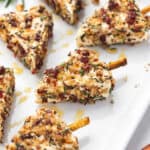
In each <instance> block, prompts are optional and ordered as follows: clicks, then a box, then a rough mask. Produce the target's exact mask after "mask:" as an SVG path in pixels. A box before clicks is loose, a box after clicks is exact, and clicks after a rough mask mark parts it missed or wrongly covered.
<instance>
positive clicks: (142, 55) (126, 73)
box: [0, 0, 150, 150]
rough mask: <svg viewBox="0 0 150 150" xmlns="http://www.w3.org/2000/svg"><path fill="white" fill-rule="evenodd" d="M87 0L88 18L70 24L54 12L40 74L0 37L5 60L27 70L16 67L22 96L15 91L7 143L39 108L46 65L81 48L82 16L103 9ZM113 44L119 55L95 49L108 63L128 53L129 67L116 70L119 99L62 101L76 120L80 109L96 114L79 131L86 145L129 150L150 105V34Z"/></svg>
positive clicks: (67, 116)
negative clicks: (90, 102) (139, 40)
mask: <svg viewBox="0 0 150 150" xmlns="http://www.w3.org/2000/svg"><path fill="white" fill-rule="evenodd" d="M41 3H42V1H40V0H36V1H35V0H30V1H26V9H29V8H30V7H32V6H35V5H38V4H41ZM86 3H87V4H88V5H87V6H86V8H85V10H83V11H82V12H81V14H82V19H81V20H80V23H79V24H78V25H77V26H75V27H74V26H71V25H68V24H66V23H65V22H64V21H63V20H62V19H61V18H59V17H57V16H56V15H54V38H53V39H52V40H50V42H49V48H48V49H49V51H48V56H47V57H46V59H45V62H44V66H43V68H42V70H41V71H40V73H39V74H37V75H32V74H31V73H30V72H29V70H27V69H26V68H25V67H24V66H23V65H22V64H21V63H20V62H19V61H18V60H17V59H15V58H14V57H13V54H12V53H11V52H10V51H9V50H8V49H7V48H6V45H5V44H4V43H3V42H2V41H0V64H1V65H5V66H8V67H14V68H15V69H16V66H15V64H17V67H18V68H19V69H20V70H21V71H20V73H17V72H16V74H15V76H16V92H17V93H18V91H19V92H20V94H21V95H20V94H16V95H17V96H15V100H14V105H13V107H12V111H11V115H10V117H9V119H8V121H7V124H8V126H7V128H6V130H5V139H4V141H5V144H6V143H9V142H10V140H11V138H12V136H13V135H14V134H15V133H16V132H17V131H18V129H19V128H20V127H21V126H22V124H23V121H24V119H25V117H27V116H28V115H32V114H34V113H35V110H36V109H37V108H38V107H39V105H37V104H36V103H35V89H36V87H37V84H38V82H39V80H40V79H41V77H42V72H43V71H44V70H45V69H46V68H50V67H54V66H56V65H57V64H60V63H61V62H63V61H65V59H66V58H67V54H68V53H69V51H73V50H74V49H75V48H76V43H75V37H76V31H77V29H78V28H79V27H80V25H81V23H82V21H83V20H85V18H87V16H90V15H91V14H92V13H93V12H94V10H95V9H96V8H98V6H94V5H92V4H91V3H90V1H87V2H86ZM105 3H106V1H105V0H103V1H101V4H100V7H102V6H103V5H104V4H105ZM137 3H138V4H139V6H140V7H141V8H143V7H144V6H147V5H148V4H150V2H149V0H143V1H137ZM48 9H49V8H48ZM12 10H15V4H14V5H12V6H10V7H9V8H7V9H6V8H5V7H4V5H3V4H2V3H1V4H0V14H3V13H5V12H9V11H12ZM49 10H51V9H49ZM83 12H84V13H83ZM68 33H69V34H68ZM113 47H116V48H117V52H116V53H114V54H110V53H108V52H107V51H106V50H104V49H103V48H102V47H96V48H93V49H96V50H97V51H98V52H99V53H100V59H101V60H103V61H106V62H109V61H111V60H115V59H117V58H118V57H119V56H120V55H121V54H122V53H124V54H125V55H126V56H127V58H128V65H127V66H125V67H122V68H120V69H118V70H115V71H113V75H114V78H115V79H116V87H115V89H114V91H113V92H112V96H111V97H110V99H113V100H114V104H111V103H110V101H103V102H97V103H96V104H93V105H85V106H84V105H81V104H73V103H72V104H70V103H64V104H57V105H56V106H57V107H58V108H59V109H61V111H62V112H63V113H64V115H63V118H64V120H65V121H66V122H68V123H69V122H72V121H74V119H75V114H76V113H77V111H79V110H81V111H82V112H84V116H89V117H90V119H91V123H90V125H89V126H87V127H85V128H83V129H81V130H80V131H77V132H75V135H77V136H78V138H79V143H80V149H81V150H91V149H93V150H108V149H110V148H111V150H125V147H126V145H127V143H128V141H129V140H130V138H131V136H132V134H133V132H134V131H135V129H136V127H137V125H138V123H139V122H140V120H141V118H142V117H143V115H144V112H145V111H146V109H147V108H148V106H149V104H150V93H149V89H150V78H149V76H150V66H149V65H148V64H149V63H150V38H149V40H147V41H145V42H143V43H141V44H137V45H134V46H127V45H122V46H113ZM16 71H17V70H16ZM30 91H31V92H30ZM18 95H19V96H18ZM26 99H27V100H26ZM51 105H53V104H51ZM0 149H4V145H0Z"/></svg>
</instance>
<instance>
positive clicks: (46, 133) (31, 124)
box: [6, 108, 79, 150]
mask: <svg viewBox="0 0 150 150" xmlns="http://www.w3.org/2000/svg"><path fill="white" fill-rule="evenodd" d="M71 129H72V127H71ZM71 129H70V127H69V126H67V125H66V123H65V122H63V121H62V120H61V119H60V117H59V115H58V114H57V112H56V111H54V110H50V109H49V108H40V109H39V110H38V111H37V114H36V115H35V116H30V117H28V118H27V119H26V120H25V123H24V125H23V127H22V128H21V129H20V131H19V132H18V133H17V134H16V135H15V136H14V137H13V139H12V143H11V144H9V145H8V146H6V150H78V149H79V145H78V140H77V138H76V137H75V136H73V135H72V130H71Z"/></svg>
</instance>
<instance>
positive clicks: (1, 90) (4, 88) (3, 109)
mask: <svg viewBox="0 0 150 150" xmlns="http://www.w3.org/2000/svg"><path fill="white" fill-rule="evenodd" d="M14 88H15V78H14V73H13V71H12V70H11V69H9V68H4V67H3V66H0V142H2V139H3V135H4V123H5V120H6V119H7V117H8V115H9V112H10V110H11V104H12V102H13V95H14Z"/></svg>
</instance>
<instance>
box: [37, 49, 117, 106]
mask: <svg viewBox="0 0 150 150" xmlns="http://www.w3.org/2000/svg"><path fill="white" fill-rule="evenodd" d="M113 87H114V79H113V77H112V74H111V71H110V70H109V67H108V65H107V64H105V63H103V62H100V61H99V57H98V54H97V53H96V51H93V50H87V49H84V48H80V49H78V50H75V51H74V52H72V53H70V54H69V58H68V61H66V62H65V63H63V64H61V65H59V66H56V67H55V68H54V69H52V68H51V69H48V70H46V71H45V74H44V77H43V79H42V81H41V82H40V84H39V87H38V89H37V102H38V103H46V102H56V103H57V102H64V101H70V102H78V103H82V104H87V103H94V102H95V101H97V100H103V99H105V98H107V97H108V96H109V94H110V93H111V91H112V89H113Z"/></svg>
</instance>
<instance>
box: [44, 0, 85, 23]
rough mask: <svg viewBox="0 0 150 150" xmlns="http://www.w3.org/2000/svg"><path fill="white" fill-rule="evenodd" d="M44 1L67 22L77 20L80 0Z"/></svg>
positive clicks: (80, 6) (80, 5) (80, 7)
mask: <svg viewBox="0 0 150 150" xmlns="http://www.w3.org/2000/svg"><path fill="white" fill-rule="evenodd" d="M46 2H47V3H48V4H49V5H50V6H51V7H52V8H53V9H54V11H55V12H56V13H57V14H59V15H60V16H61V17H62V18H63V19H64V20H65V21H66V22H68V23H69V24H75V23H76V22H77V21H78V18H79V17H78V12H79V11H80V10H81V9H82V6H83V4H82V0H46Z"/></svg>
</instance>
